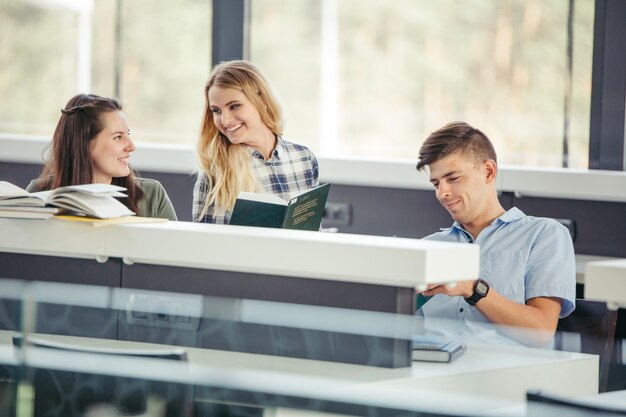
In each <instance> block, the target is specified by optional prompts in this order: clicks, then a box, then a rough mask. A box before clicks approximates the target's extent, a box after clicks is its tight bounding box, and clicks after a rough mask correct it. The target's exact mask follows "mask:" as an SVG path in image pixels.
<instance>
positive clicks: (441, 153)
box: [417, 122, 497, 171]
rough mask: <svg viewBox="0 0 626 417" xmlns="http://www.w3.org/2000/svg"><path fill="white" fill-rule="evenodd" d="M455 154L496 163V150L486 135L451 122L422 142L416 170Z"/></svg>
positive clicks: (468, 126) (467, 125) (466, 125)
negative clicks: (491, 160)
mask: <svg viewBox="0 0 626 417" xmlns="http://www.w3.org/2000/svg"><path fill="white" fill-rule="evenodd" d="M455 153H463V154H465V155H471V156H473V157H475V158H476V159H477V160H478V161H480V162H484V161H486V160H488V159H493V160H494V161H496V162H497V159H496V158H497V156H496V150H495V149H494V147H493V144H492V143H491V141H490V140H489V138H488V137H487V135H485V134H484V133H483V132H481V131H480V130H478V129H475V128H473V127H472V126H470V125H469V124H467V123H465V122H452V123H448V124H447V125H445V126H444V127H442V128H441V129H439V130H437V131H435V132H433V133H431V134H430V136H428V138H427V139H426V140H425V141H424V143H423V144H422V147H421V148H420V152H419V159H418V161H417V170H418V171H421V170H422V169H424V167H425V166H426V165H429V164H432V163H433V162H436V161H438V160H440V159H442V158H445V157H446V156H449V155H452V154H455Z"/></svg>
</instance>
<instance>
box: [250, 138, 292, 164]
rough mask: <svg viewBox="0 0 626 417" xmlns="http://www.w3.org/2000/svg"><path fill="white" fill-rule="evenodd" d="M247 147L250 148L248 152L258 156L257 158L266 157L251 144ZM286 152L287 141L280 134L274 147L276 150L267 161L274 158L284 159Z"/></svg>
mask: <svg viewBox="0 0 626 417" xmlns="http://www.w3.org/2000/svg"><path fill="white" fill-rule="evenodd" d="M246 149H247V150H248V152H250V155H251V156H252V157H254V158H257V159H264V158H263V155H261V152H259V151H257V150H256V149H254V148H252V147H250V146H246ZM284 154H285V141H284V140H283V138H281V137H280V136H276V146H275V147H274V150H273V151H272V153H271V154H270V157H269V159H268V160H267V161H265V162H269V161H271V160H272V159H274V158H276V159H282V157H283V155H284Z"/></svg>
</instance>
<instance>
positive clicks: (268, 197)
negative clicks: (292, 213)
mask: <svg viewBox="0 0 626 417" xmlns="http://www.w3.org/2000/svg"><path fill="white" fill-rule="evenodd" d="M237 199H238V200H239V199H241V200H249V201H258V202H259V203H268V204H278V205H280V206H286V205H287V204H288V202H287V201H285V200H283V199H282V198H280V197H278V196H276V195H274V194H265V193H249V192H246V191H242V192H240V193H239V195H238V196H237Z"/></svg>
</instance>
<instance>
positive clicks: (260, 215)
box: [230, 184, 330, 230]
mask: <svg viewBox="0 0 626 417" xmlns="http://www.w3.org/2000/svg"><path fill="white" fill-rule="evenodd" d="M329 189H330V184H323V185H320V186H319V187H316V188H312V189H310V190H307V191H305V192H303V193H301V194H298V195H297V196H295V197H293V198H292V199H291V200H289V201H286V200H283V199H282V198H280V197H277V196H275V195H273V194H262V193H247V192H241V193H239V196H238V197H237V202H236V203H235V208H234V209H233V213H232V215H231V217H230V224H233V225H238V226H256V227H273V228H282V229H299V230H319V228H320V224H321V223H322V217H323V216H324V207H325V206H326V200H327V199H328V191H329Z"/></svg>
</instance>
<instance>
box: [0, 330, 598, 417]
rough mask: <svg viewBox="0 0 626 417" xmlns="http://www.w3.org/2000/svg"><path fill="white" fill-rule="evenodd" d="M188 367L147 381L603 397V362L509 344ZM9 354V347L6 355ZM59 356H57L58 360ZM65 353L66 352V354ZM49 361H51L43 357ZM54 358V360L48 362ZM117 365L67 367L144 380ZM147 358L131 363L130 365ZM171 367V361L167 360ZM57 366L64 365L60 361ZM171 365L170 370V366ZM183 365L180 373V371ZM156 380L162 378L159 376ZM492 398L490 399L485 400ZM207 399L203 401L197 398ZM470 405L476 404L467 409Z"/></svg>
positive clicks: (404, 403)
mask: <svg viewBox="0 0 626 417" xmlns="http://www.w3.org/2000/svg"><path fill="white" fill-rule="evenodd" d="M40 336H41V337H45V338H48V339H49V340H55V341H64V342H68V341H69V342H71V343H74V344H78V345H88V346H115V347H119V348H127V349H138V348H140V349H146V348H154V349H163V348H164V346H163V345H151V344H146V343H137V342H123V341H110V340H102V339H89V338H76V337H64V336H55V335H43V336H42V335H40ZM9 343H10V332H0V346H1V345H4V346H5V347H6V346H7V344H9ZM187 350H188V358H189V366H187V365H186V364H184V363H182V364H180V363H178V364H170V365H174V367H172V368H163V371H162V372H161V375H160V376H159V369H157V370H154V369H150V367H148V369H146V372H147V373H148V377H157V378H159V379H164V380H169V381H178V382H185V381H187V382H193V383H195V384H198V385H200V386H202V385H209V386H210V385H211V384H215V383H216V381H219V383H220V384H221V386H223V387H225V388H232V389H246V390H258V391H260V392H266V393H275V394H282V395H294V396H303V397H306V398H312V399H319V400H328V401H345V402H350V403H356V404H369V405H375V406H379V407H390V408H400V409H406V410H422V411H423V410H426V409H433V410H437V409H438V410H439V411H442V408H441V407H442V405H445V406H446V407H447V408H446V409H445V410H447V411H450V410H456V411H466V412H467V410H468V406H469V405H472V406H473V407H482V409H481V408H479V409H476V408H474V410H476V411H487V410H492V409H501V408H503V407H506V406H511V405H513V404H521V403H523V402H525V393H526V391H527V390H528V389H543V390H546V391H549V392H553V393H557V394H561V395H568V396H589V395H593V394H597V391H598V382H597V381H598V357H597V356H594V355H585V354H578V353H568V352H558V351H549V350H540V349H531V348H518V347H510V346H501V347H495V346H481V345H469V346H468V350H467V352H466V353H465V354H464V355H463V356H462V357H460V358H458V359H457V360H456V361H455V362H453V363H451V364H439V363H421V362H415V363H414V364H413V366H412V367H410V368H402V369H385V368H377V367H369V366H361V365H348V364H338V363H330V362H321V361H312V360H304V359H294V358H284V357H274V356H265V355H254V354H243V353H235V352H226V351H218V350H209V349H196V348H187ZM0 352H5V358H4V359H5V360H7V359H6V355H7V349H0ZM58 353H59V352H51V354H53V355H54V354H58ZM63 353H65V352H63ZM39 359H40V360H44V364H45V359H46V357H43V359H42V358H39ZM47 359H48V360H51V359H50V358H47ZM117 360H119V359H116V360H114V361H108V362H103V361H94V360H87V361H84V362H81V361H80V360H72V361H71V362H69V363H66V364H65V365H66V366H64V368H65V369H77V370H83V371H84V370H85V369H84V368H81V366H87V367H88V369H91V370H94V371H95V372H102V373H106V374H113V375H121V376H134V377H138V376H143V375H145V373H144V372H143V371H142V372H140V373H139V374H137V367H138V366H139V367H142V366H141V364H139V365H137V364H135V365H134V366H131V367H129V364H128V363H122V362H116V361H117ZM137 360H141V359H136V358H133V359H132V361H137ZM166 362H171V361H166ZM54 363H55V366H59V365H58V364H59V363H62V361H59V360H58V359H56V360H55V361H54ZM168 366H169V365H168ZM177 366H178V367H177ZM163 372H166V373H165V374H164V375H163ZM155 375H156V376H155ZM485 397H488V398H489V399H490V400H489V401H486V402H485V401H481V400H480V399H484V398H485ZM199 400H202V398H199ZM468 401H470V402H469V403H468Z"/></svg>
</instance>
